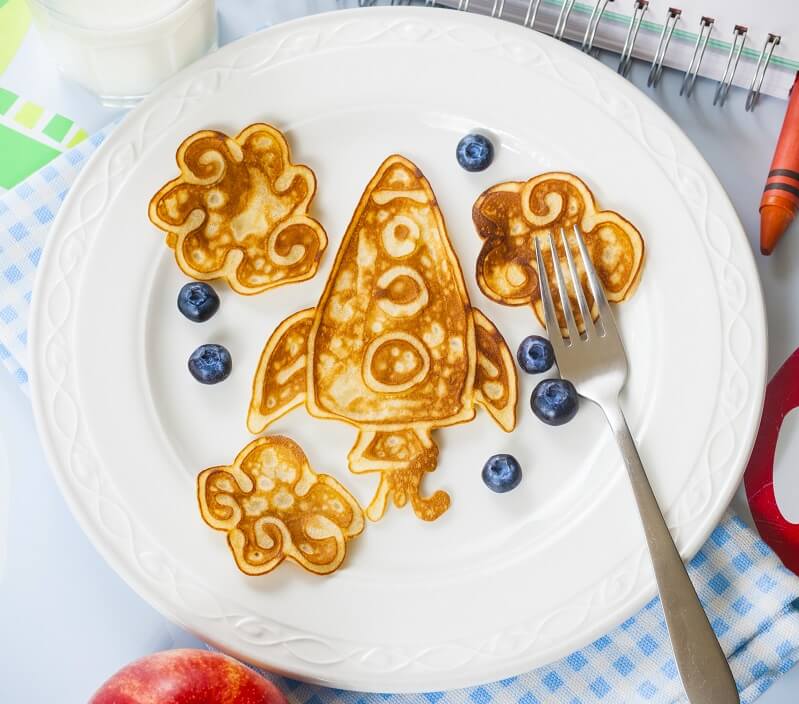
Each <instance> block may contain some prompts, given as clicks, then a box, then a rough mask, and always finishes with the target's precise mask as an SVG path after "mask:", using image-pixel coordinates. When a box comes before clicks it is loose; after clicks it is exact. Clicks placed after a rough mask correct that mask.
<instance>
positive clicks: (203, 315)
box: [178, 281, 219, 323]
mask: <svg viewBox="0 0 799 704" xmlns="http://www.w3.org/2000/svg"><path fill="white" fill-rule="evenodd" d="M178 310H179V311H180V312H181V313H183V315H185V316H186V317H187V318H188V319H189V320H193V321H194V322H195V323H204V322H205V321H206V320H208V319H209V318H210V317H211V316H212V315H213V314H214V313H216V311H217V310H219V296H217V295H216V291H214V289H212V288H211V287H210V286H209V285H208V284H204V283H200V282H197V281H191V282H190V283H187V284H186V285H185V286H183V288H181V289H180V293H179V294H178Z"/></svg>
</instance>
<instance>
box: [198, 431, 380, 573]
mask: <svg viewBox="0 0 799 704" xmlns="http://www.w3.org/2000/svg"><path fill="white" fill-rule="evenodd" d="M197 495H198V497H199V501H200V512H201V513H202V517H203V519H204V520H205V522H206V523H207V524H208V525H209V526H211V527H212V528H216V529H217V530H223V531H225V532H226V533H227V540H228V545H229V546H230V550H231V552H232V553H233V557H234V558H235V560H236V565H238V568H239V569H240V570H241V571H242V572H244V573H245V574H248V575H257V574H266V573H267V572H271V571H272V570H273V569H275V567H277V566H278V565H279V564H280V563H281V562H283V560H285V559H286V558H288V559H289V560H293V561H294V562H296V563H297V564H298V565H301V566H302V567H304V568H305V569H306V570H308V571H309V572H314V573H315V574H329V573H330V572H333V571H334V570H336V569H338V568H339V566H340V565H341V563H342V561H343V560H344V557H345V555H346V552H347V542H348V541H349V540H351V539H352V538H354V537H355V536H357V535H359V534H360V533H361V532H362V531H363V528H364V519H363V511H362V510H361V507H360V506H359V505H358V502H357V501H356V500H355V499H354V498H353V497H352V496H351V495H350V493H349V492H348V491H347V490H346V489H345V488H344V487H343V486H341V484H339V483H338V482H337V481H336V480H335V479H333V477H330V476H328V475H327V474H316V473H315V472H314V471H313V470H312V469H311V467H310V465H309V464H308V459H307V458H306V457H305V453H304V452H303V451H302V448H300V446H299V445H298V444H297V443H296V442H294V441H293V440H290V439H289V438H286V437H282V436H280V435H273V436H271V437H265V438H258V439H257V440H253V441H252V442H251V443H250V444H249V445H247V447H245V448H244V449H243V450H242V451H241V452H240V453H239V454H238V456H237V457H236V459H235V460H234V461H233V464H232V465H230V466H229V467H211V468H210V469H206V470H205V471H204V472H201V473H200V475H199V477H197Z"/></svg>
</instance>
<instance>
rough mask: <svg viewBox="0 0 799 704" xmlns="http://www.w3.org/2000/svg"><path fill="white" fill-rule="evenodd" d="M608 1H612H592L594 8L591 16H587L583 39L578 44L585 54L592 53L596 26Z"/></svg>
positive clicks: (611, 0) (609, 0) (610, 0)
mask: <svg viewBox="0 0 799 704" xmlns="http://www.w3.org/2000/svg"><path fill="white" fill-rule="evenodd" d="M608 2H613V0H596V3H594V8H593V9H592V10H591V16H590V17H589V18H588V24H587V25H586V27H585V34H584V35H583V41H582V43H581V44H580V49H581V50H582V51H584V52H585V53H586V54H593V53H594V39H595V38H596V28H597V27H598V26H599V23H600V22H601V21H602V15H604V14H605V8H606V7H607V6H608Z"/></svg>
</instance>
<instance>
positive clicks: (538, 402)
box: [530, 379, 580, 425]
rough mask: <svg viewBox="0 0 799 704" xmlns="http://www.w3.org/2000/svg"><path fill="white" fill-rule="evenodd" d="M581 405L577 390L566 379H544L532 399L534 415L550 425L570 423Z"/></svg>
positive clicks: (531, 404) (534, 391) (536, 388)
mask: <svg viewBox="0 0 799 704" xmlns="http://www.w3.org/2000/svg"><path fill="white" fill-rule="evenodd" d="M579 403H580V397H579V396H578V395H577V389H575V388H574V384H572V383H571V382H570V381H566V380H565V379H544V380H543V381H541V382H539V383H538V385H537V386H536V387H535V388H534V389H533V395H532V396H531V397H530V406H531V407H532V409H533V413H535V415H536V417H537V418H538V419H539V420H542V421H543V422H544V423H547V424H548V425H563V424H564V423H568V422H569V421H570V420H571V419H572V418H574V416H575V414H576V413H577V407H578V406H579Z"/></svg>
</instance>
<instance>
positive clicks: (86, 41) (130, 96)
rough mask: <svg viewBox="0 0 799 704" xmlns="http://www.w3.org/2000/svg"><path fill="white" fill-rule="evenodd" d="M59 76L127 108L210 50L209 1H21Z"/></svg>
mask: <svg viewBox="0 0 799 704" xmlns="http://www.w3.org/2000/svg"><path fill="white" fill-rule="evenodd" d="M28 3H29V5H30V7H31V11H32V13H33V17H34V21H35V22H36V26H37V27H38V29H39V32H40V33H41V35H42V37H43V40H44V42H45V43H46V45H47V48H48V49H49V50H50V51H51V52H52V55H53V58H54V59H55V61H56V62H57V63H58V66H59V68H60V69H61V72H62V73H63V74H64V76H66V77H67V78H70V79H72V80H73V81H76V82H77V83H79V84H81V85H82V86H84V87H85V88H87V89H89V90H90V91H91V92H92V93H94V94H95V95H97V96H98V97H99V98H100V100H101V101H102V102H103V103H104V104H105V105H109V106H112V107H128V106H131V105H134V104H135V103H136V102H138V101H139V100H141V99H142V98H143V97H144V96H146V95H147V94H148V93H150V91H152V90H153V88H155V87H156V86H157V85H158V84H159V83H161V82H162V81H164V80H165V79H166V78H169V76H171V75H172V74H173V73H175V72H176V71H178V70H180V69H181V68H183V67H184V66H186V65H188V64H190V63H191V62H192V61H194V60H196V59H198V58H200V57H201V56H203V55H204V54H206V53H207V52H209V51H212V50H213V49H215V48H216V46H217V43H216V42H217V28H216V8H215V6H214V0H28Z"/></svg>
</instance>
